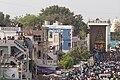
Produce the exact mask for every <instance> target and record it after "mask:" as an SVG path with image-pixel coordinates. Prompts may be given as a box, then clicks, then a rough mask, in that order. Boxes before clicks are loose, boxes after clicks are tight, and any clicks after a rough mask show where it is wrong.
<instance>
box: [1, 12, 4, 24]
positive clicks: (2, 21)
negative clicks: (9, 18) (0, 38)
mask: <svg viewBox="0 0 120 80" xmlns="http://www.w3.org/2000/svg"><path fill="white" fill-rule="evenodd" d="M3 24H4V14H3V12H0V25H3Z"/></svg>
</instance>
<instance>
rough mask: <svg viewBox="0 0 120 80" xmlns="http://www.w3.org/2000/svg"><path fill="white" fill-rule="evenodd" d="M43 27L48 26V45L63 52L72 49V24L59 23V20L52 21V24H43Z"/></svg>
mask: <svg viewBox="0 0 120 80" xmlns="http://www.w3.org/2000/svg"><path fill="white" fill-rule="evenodd" d="M42 26H43V27H48V28H49V31H48V41H49V42H50V44H49V45H50V47H51V48H53V49H55V51H57V50H62V51H63V52H68V51H69V50H71V49H72V26H71V25H61V24H60V25H59V22H58V21H56V23H53V25H49V24H45V25H42Z"/></svg>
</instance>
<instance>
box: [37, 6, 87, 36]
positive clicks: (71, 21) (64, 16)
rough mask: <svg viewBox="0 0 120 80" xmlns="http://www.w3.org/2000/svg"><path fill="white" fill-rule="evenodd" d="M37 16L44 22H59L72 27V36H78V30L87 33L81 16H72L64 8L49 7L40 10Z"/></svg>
mask: <svg viewBox="0 0 120 80" xmlns="http://www.w3.org/2000/svg"><path fill="white" fill-rule="evenodd" d="M39 16H40V17H42V18H43V19H44V20H48V21H50V22H51V24H52V23H53V22H55V21H59V22H61V23H62V24H64V25H73V26H74V33H73V34H74V35H78V34H79V31H80V30H84V31H85V32H87V25H86V24H85V23H84V22H83V21H82V20H83V17H82V15H80V14H79V15H74V13H73V12H71V11H70V10H69V8H66V7H59V6H58V5H54V6H49V7H47V8H45V9H42V10H41V13H40V14H39Z"/></svg>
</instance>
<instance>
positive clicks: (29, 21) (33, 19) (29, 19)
mask: <svg viewBox="0 0 120 80" xmlns="http://www.w3.org/2000/svg"><path fill="white" fill-rule="evenodd" d="M18 21H19V22H20V23H22V24H23V25H24V26H36V25H37V24H39V22H41V19H40V18H39V17H38V16H35V15H32V14H26V15H25V16H23V17H19V20H18Z"/></svg>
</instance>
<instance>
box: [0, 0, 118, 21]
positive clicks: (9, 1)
mask: <svg viewBox="0 0 120 80" xmlns="http://www.w3.org/2000/svg"><path fill="white" fill-rule="evenodd" d="M119 4H120V0H0V11H1V12H3V13H5V14H9V15H10V16H11V17H12V18H13V17H15V16H22V15H23V16H24V15H25V14H35V15H38V14H39V13H40V10H41V9H44V8H46V7H49V6H52V5H59V6H62V7H66V8H69V9H70V10H71V11H72V12H74V14H81V15H82V16H83V19H84V20H85V21H87V20H89V19H95V18H98V17H99V18H102V19H111V20H113V19H114V18H116V17H117V18H118V19H120V5H119Z"/></svg>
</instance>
